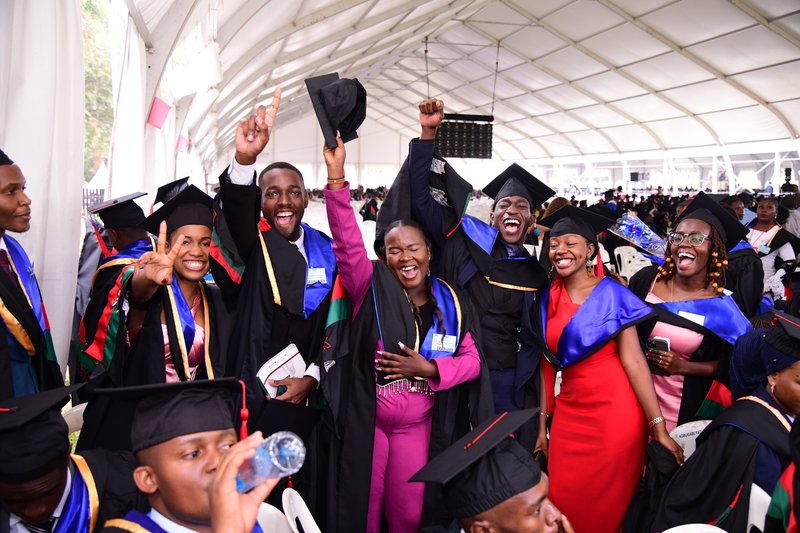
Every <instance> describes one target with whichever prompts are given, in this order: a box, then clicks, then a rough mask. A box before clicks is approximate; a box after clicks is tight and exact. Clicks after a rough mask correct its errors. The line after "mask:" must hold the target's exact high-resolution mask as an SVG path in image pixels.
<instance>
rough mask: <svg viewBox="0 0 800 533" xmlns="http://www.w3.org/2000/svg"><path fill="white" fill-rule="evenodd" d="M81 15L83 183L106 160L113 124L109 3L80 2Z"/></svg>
mask: <svg viewBox="0 0 800 533" xmlns="http://www.w3.org/2000/svg"><path fill="white" fill-rule="evenodd" d="M81 14H82V19H83V64H84V76H85V80H86V97H85V104H86V106H85V111H84V117H85V119H84V122H85V127H86V132H85V141H84V148H85V151H84V159H83V179H84V180H85V181H89V180H90V179H91V178H92V176H94V174H95V172H96V171H97V169H98V168H99V166H100V164H101V163H103V162H104V161H105V160H106V158H107V157H108V149H109V144H110V142H111V130H112V125H113V123H114V101H113V100H114V98H113V88H112V82H111V56H110V53H109V44H108V43H109V31H108V0H81Z"/></svg>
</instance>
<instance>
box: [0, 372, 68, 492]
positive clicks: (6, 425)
mask: <svg viewBox="0 0 800 533" xmlns="http://www.w3.org/2000/svg"><path fill="white" fill-rule="evenodd" d="M82 386H83V384H82V383H81V384H78V385H72V386H70V387H60V388H57V389H50V390H47V391H44V392H40V393H37V394H30V395H26V396H16V397H14V398H9V399H7V400H3V401H2V402H0V479H2V480H3V481H6V482H9V483H24V482H27V481H32V480H34V479H37V478H39V477H41V476H43V475H45V474H47V473H49V472H51V471H53V470H54V469H55V468H57V467H59V466H61V465H64V466H66V464H67V463H66V459H67V456H68V455H69V451H70V444H69V430H68V428H67V423H66V421H64V417H63V416H61V408H62V407H63V406H64V404H66V403H67V400H69V397H70V394H72V393H73V392H74V391H76V390H78V389H79V388H81V387H82Z"/></svg>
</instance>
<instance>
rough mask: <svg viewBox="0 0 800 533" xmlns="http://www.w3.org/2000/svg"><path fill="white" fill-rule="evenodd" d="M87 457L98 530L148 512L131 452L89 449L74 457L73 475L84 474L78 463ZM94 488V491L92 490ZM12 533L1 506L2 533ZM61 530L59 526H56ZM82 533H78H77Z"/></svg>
mask: <svg viewBox="0 0 800 533" xmlns="http://www.w3.org/2000/svg"><path fill="white" fill-rule="evenodd" d="M80 458H83V460H84V461H85V462H86V464H87V466H88V467H89V471H90V472H91V479H90V480H88V479H87V478H86V477H84V482H85V483H86V485H87V487H92V489H93V490H94V491H95V492H96V494H97V498H98V499H97V501H98V508H97V518H96V522H95V524H96V526H95V531H99V530H100V529H101V528H102V527H103V524H104V523H105V522H106V520H109V519H112V518H119V517H122V516H124V515H125V513H127V512H128V511H130V510H132V509H135V510H138V511H148V510H149V509H150V505H149V504H148V502H147V497H146V496H145V495H144V494H143V493H142V492H140V491H139V489H138V488H137V487H136V484H135V483H134V481H133V470H134V469H135V468H136V460H135V459H134V457H133V454H131V453H130V452H119V451H117V452H110V451H106V450H87V451H85V452H83V453H81V454H80V456H79V457H78V458H74V457H73V458H72V459H71V460H70V463H69V466H68V467H69V468H70V470H71V472H72V475H73V476H75V475H81V474H80V470H79V468H78V466H77V463H76V461H78V460H80ZM92 489H90V490H92ZM8 531H9V514H8V512H7V511H6V510H5V509H3V508H2V507H1V506H0V533H8ZM56 531H58V526H56ZM76 533H78V532H76Z"/></svg>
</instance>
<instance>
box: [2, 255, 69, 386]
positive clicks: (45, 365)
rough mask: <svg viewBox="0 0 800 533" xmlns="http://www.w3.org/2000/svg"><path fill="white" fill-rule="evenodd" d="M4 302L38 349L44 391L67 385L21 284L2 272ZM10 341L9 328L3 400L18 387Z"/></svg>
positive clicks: (5, 341) (38, 373)
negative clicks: (49, 350)
mask: <svg viewBox="0 0 800 533" xmlns="http://www.w3.org/2000/svg"><path fill="white" fill-rule="evenodd" d="M0 299H2V301H3V304H4V305H5V306H6V308H7V309H8V311H9V312H10V313H11V314H12V315H13V316H14V318H16V319H17V321H18V322H19V324H20V326H22V328H23V329H24V330H25V332H26V333H27V334H28V336H29V337H30V339H31V342H32V344H33V346H34V349H35V350H36V351H35V353H34V354H33V355H32V356H31V357H32V361H31V363H32V365H33V371H34V373H35V374H36V381H37V385H38V387H39V390H40V391H44V390H48V389H54V388H58V387H63V386H64V378H63V377H62V375H61V369H60V367H59V366H58V363H57V362H55V361H52V360H50V359H48V357H47V349H48V346H47V340H46V338H45V334H44V332H43V331H42V328H41V327H40V326H39V322H38V321H37V320H36V315H35V314H34V312H33V309H31V306H30V304H29V303H28V300H27V298H26V296H25V293H24V292H22V289H21V288H20V286H19V283H18V282H17V281H16V280H13V279H11V278H10V277H9V276H8V275H6V273H5V272H3V271H0ZM9 342H14V341H13V339H11V338H10V334H9V333H8V331H7V329H6V328H3V329H2V330H1V331H0V400H5V399H8V398H13V397H14V385H13V380H12V377H11V360H10V357H11V356H10V354H9V345H8V343H9Z"/></svg>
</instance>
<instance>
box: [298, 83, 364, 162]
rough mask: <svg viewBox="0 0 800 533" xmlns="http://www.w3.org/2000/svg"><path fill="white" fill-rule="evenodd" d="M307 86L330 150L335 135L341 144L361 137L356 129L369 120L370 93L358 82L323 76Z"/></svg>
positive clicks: (334, 143) (334, 145) (333, 146)
mask: <svg viewBox="0 0 800 533" xmlns="http://www.w3.org/2000/svg"><path fill="white" fill-rule="evenodd" d="M305 81H306V87H307V88H308V95H309V96H310V97H311V104H312V105H313V106H314V113H315V114H316V115H317V121H319V126H320V128H322V136H323V137H324V138H325V145H326V146H327V147H328V148H336V132H337V131H338V132H339V135H340V136H341V137H342V142H348V141H352V140H353V139H356V138H358V133H357V132H356V130H357V129H358V127H359V126H361V123H362V122H364V119H365V118H366V117H367V91H366V89H364V86H363V85H361V82H359V81H358V80H357V79H355V78H354V79H349V78H341V79H340V78H339V74H337V73H333V74H323V75H322V76H316V77H313V78H308V79H307V80H305Z"/></svg>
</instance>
